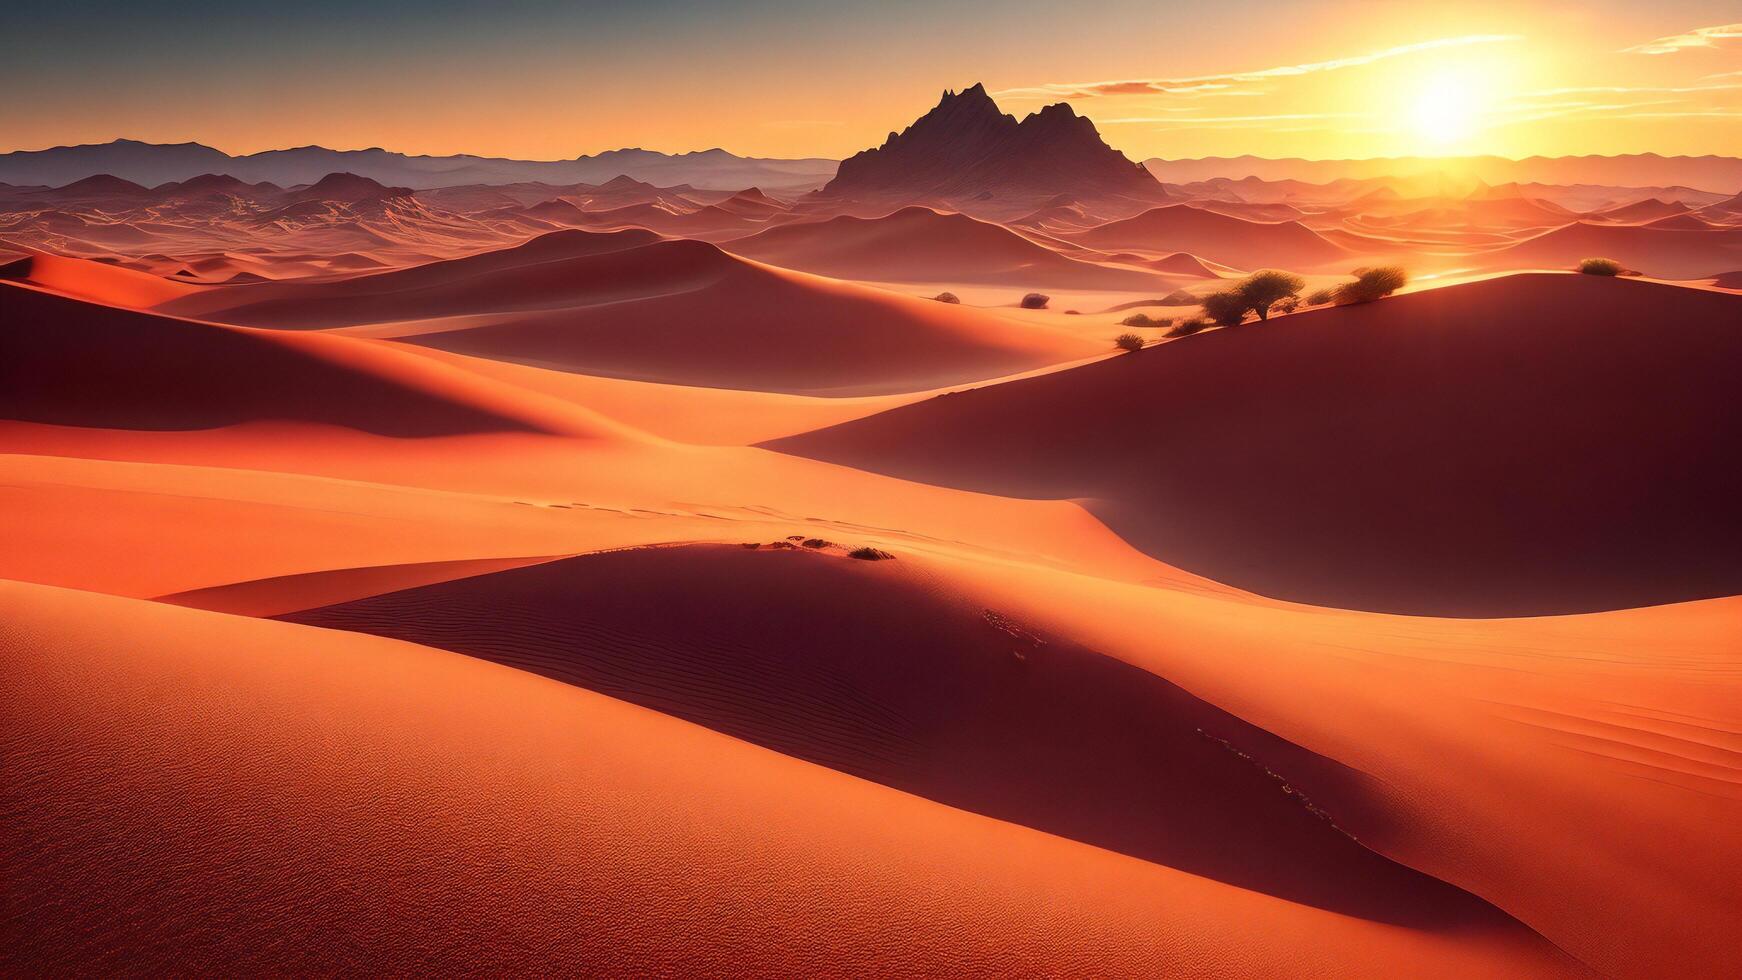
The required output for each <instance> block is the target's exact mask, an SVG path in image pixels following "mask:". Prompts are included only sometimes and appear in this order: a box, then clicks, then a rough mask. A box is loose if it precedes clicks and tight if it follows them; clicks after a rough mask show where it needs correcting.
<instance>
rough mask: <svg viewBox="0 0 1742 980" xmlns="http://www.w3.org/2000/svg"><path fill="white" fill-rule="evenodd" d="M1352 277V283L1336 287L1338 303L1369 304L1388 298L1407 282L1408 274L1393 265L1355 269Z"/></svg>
mask: <svg viewBox="0 0 1742 980" xmlns="http://www.w3.org/2000/svg"><path fill="white" fill-rule="evenodd" d="M1353 275H1354V276H1355V281H1354V282H1346V283H1343V284H1342V285H1341V286H1338V287H1337V302H1338V303H1343V304H1350V303H1371V302H1373V301H1374V300H1376V299H1383V298H1385V297H1387V296H1390V295H1391V294H1392V293H1395V292H1397V291H1398V290H1399V289H1402V288H1403V286H1404V284H1405V283H1407V282H1409V274H1408V273H1406V272H1404V271H1403V269H1402V267H1400V266H1395V265H1381V266H1375V267H1373V268H1371V269H1356V270H1355V272H1354V273H1353Z"/></svg>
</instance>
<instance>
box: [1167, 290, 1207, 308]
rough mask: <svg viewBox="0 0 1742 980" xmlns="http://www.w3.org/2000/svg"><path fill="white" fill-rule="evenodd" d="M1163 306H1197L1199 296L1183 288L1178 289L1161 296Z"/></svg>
mask: <svg viewBox="0 0 1742 980" xmlns="http://www.w3.org/2000/svg"><path fill="white" fill-rule="evenodd" d="M1161 305H1163V306H1196V305H1198V298H1197V297H1196V296H1193V295H1192V294H1191V293H1188V292H1186V291H1185V290H1183V289H1176V290H1174V291H1173V292H1171V293H1168V294H1167V295H1166V296H1163V297H1162V298H1161Z"/></svg>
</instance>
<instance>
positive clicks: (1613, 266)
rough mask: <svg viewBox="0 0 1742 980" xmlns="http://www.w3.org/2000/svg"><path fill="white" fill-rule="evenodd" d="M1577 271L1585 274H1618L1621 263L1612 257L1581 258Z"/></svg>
mask: <svg viewBox="0 0 1742 980" xmlns="http://www.w3.org/2000/svg"><path fill="white" fill-rule="evenodd" d="M1579 271H1580V272H1583V273H1584V274H1585V275H1587V276H1618V275H1620V274H1621V263H1619V262H1617V261H1615V260H1614V259H1583V260H1581V261H1580V262H1579Z"/></svg>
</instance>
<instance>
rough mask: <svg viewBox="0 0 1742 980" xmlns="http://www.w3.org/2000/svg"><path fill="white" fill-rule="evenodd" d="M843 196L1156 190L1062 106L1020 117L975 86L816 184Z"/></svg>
mask: <svg viewBox="0 0 1742 980" xmlns="http://www.w3.org/2000/svg"><path fill="white" fill-rule="evenodd" d="M823 193H824V194H828V195H839V196H843V197H861V196H868V195H895V196H898V197H903V198H907V199H911V200H939V199H951V198H958V199H959V198H968V197H972V196H974V195H988V194H990V195H1002V194H1009V193H1021V194H1042V195H1054V194H1065V195H1071V196H1076V195H1089V196H1099V195H1106V194H1118V195H1130V196H1137V197H1153V198H1160V197H1164V196H1165V193H1164V192H1163V190H1162V188H1161V186H1160V184H1159V183H1158V182H1157V181H1156V179H1155V178H1154V177H1152V176H1150V175H1149V174H1148V173H1146V172H1145V171H1144V169H1143V168H1142V167H1141V166H1139V165H1137V164H1135V163H1132V162H1131V161H1130V160H1128V159H1126V157H1125V154H1123V153H1120V152H1119V151H1118V150H1115V149H1113V148H1112V147H1110V146H1108V145H1107V144H1106V142H1105V141H1104V140H1102V139H1101V134H1100V133H1099V132H1097V131H1096V130H1095V124H1094V123H1093V122H1090V121H1089V120H1088V119H1087V118H1085V117H1083V116H1079V115H1077V114H1076V112H1075V111H1073V110H1072V109H1071V107H1070V106H1068V105H1066V104H1064V103H1062V102H1061V103H1058V104H1056V105H1049V106H1047V107H1046V108H1044V109H1041V110H1040V111H1039V112H1036V113H1034V114H1032V115H1030V116H1028V117H1027V118H1025V119H1023V120H1022V121H1020V122H1018V121H1017V119H1016V117H1015V116H1011V115H1008V114H1007V113H1005V112H1004V111H1003V110H1002V109H999V108H998V104H997V103H996V102H994V101H992V97H991V96H990V95H987V94H986V89H985V87H984V86H982V85H977V84H976V85H974V86H972V87H970V88H966V89H963V90H962V91H961V92H959V93H958V92H951V91H946V92H944V94H943V98H942V99H940V100H939V102H938V104H937V106H936V107H935V108H933V109H932V110H931V111H930V112H927V113H926V114H925V115H923V116H921V117H919V119H918V120H916V121H915V122H914V123H913V125H911V126H909V127H907V128H906V129H905V130H902V131H901V132H899V133H890V134H889V138H888V139H887V140H885V141H884V143H883V145H882V146H879V147H876V148H875V149H870V150H864V151H862V152H860V153H856V154H854V155H853V156H851V157H848V158H847V159H846V160H843V161H841V167H840V170H839V172H838V173H836V175H835V179H834V180H832V181H830V182H829V184H828V186H827V187H825V188H824V189H823Z"/></svg>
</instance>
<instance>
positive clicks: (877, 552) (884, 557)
mask: <svg viewBox="0 0 1742 980" xmlns="http://www.w3.org/2000/svg"><path fill="white" fill-rule="evenodd" d="M847 557H848V558H858V559H860V560H861V561H888V560H889V559H891V558H894V557H895V556H894V555H892V554H890V553H889V552H887V551H884V550H883V549H881V548H872V547H864V548H854V549H853V550H852V551H849V552H847Z"/></svg>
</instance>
